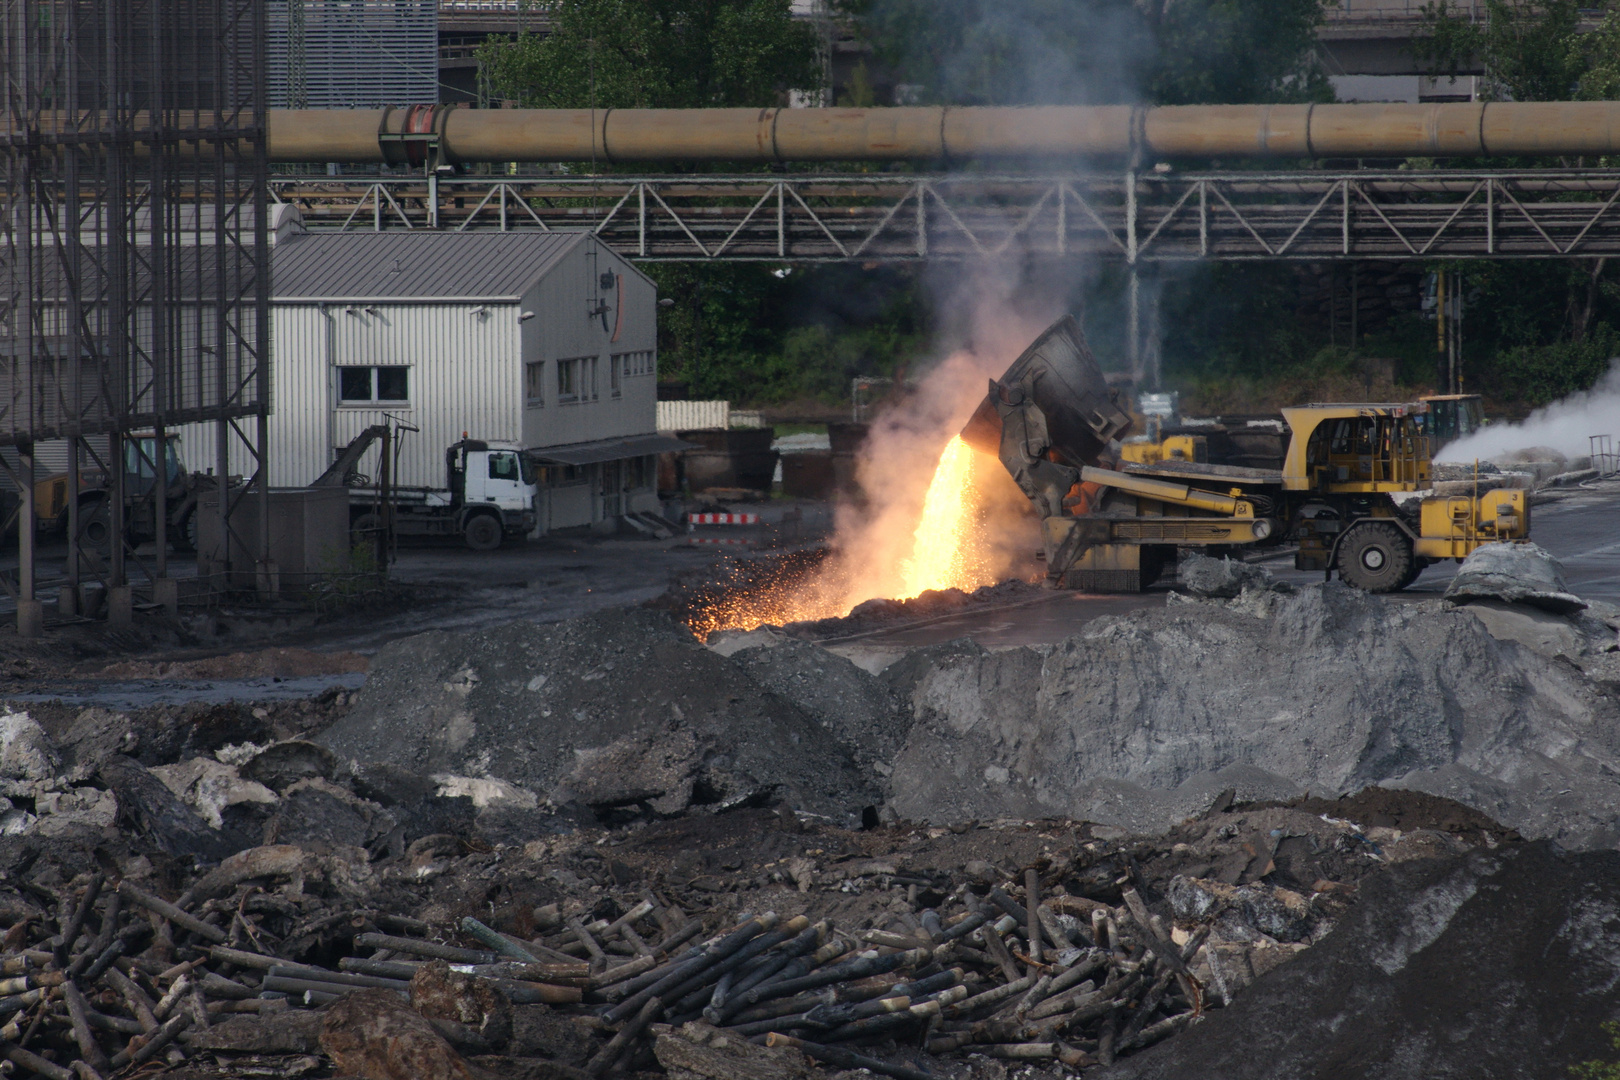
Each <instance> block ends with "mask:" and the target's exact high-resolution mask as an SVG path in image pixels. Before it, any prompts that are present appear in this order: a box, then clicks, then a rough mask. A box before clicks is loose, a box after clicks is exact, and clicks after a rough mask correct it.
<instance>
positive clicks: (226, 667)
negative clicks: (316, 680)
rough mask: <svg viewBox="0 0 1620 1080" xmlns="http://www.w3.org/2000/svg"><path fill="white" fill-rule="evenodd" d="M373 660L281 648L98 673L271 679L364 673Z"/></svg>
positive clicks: (134, 663)
mask: <svg viewBox="0 0 1620 1080" xmlns="http://www.w3.org/2000/svg"><path fill="white" fill-rule="evenodd" d="M368 667H370V661H369V660H368V659H367V658H366V657H364V656H361V655H360V654H358V653H352V652H336V653H320V652H315V651H313V650H310V649H300V648H288V647H277V648H270V649H257V650H255V651H253V652H234V653H227V654H225V655H223V656H210V657H206V658H204V659H201V660H159V661H151V660H121V661H118V662H117V663H113V664H108V665H107V666H106V667H104V668H102V669H101V670H100V671H99V672H97V675H98V676H99V677H100V678H104V679H269V678H283V679H285V678H302V677H305V676H309V675H350V674H355V673H357V672H364V671H365V670H366V669H367V668H368Z"/></svg>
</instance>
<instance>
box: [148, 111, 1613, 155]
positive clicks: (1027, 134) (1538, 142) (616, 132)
mask: <svg viewBox="0 0 1620 1080" xmlns="http://www.w3.org/2000/svg"><path fill="white" fill-rule="evenodd" d="M137 126H138V125H137ZM409 134H416V135H419V136H420V135H426V134H434V135H437V137H438V139H439V142H440V149H441V152H442V154H443V158H444V160H445V161H446V162H450V163H471V162H480V161H493V162H504V161H573V162H584V161H595V162H597V163H599V164H619V163H625V162H637V161H736V162H778V161H901V160H910V161H941V160H970V159H994V158H1010V159H1030V158H1046V159H1075V158H1116V159H1121V158H1130V157H1132V156H1136V155H1140V160H1141V161H1144V162H1153V161H1161V160H1166V159H1172V158H1184V157H1193V158H1202V157H1214V158H1321V157H1377V158H1400V157H1474V156H1488V155H1497V154H1512V155H1529V156H1555V155H1571V156H1573V155H1602V154H1615V153H1620V102H1614V101H1579V102H1576V101H1558V102H1463V103H1447V104H1433V105H1168V106H1162V107H1158V108H1146V107H1132V106H1126V105H1102V106H1031V107H1007V108H999V107H997V108H990V107H972V108H956V107H951V106H931V107H922V108H893V109H598V110H596V111H594V112H593V111H591V110H589V109H465V108H455V107H441V106H425V105H421V106H412V107H410V108H390V109H300V110H290V109H273V110H271V112H270V121H269V141H270V147H269V149H270V160H271V161H276V162H325V161H335V162H356V163H388V164H405V163H416V162H420V161H421V160H422V149H423V144H422V142H421V141H419V140H412V139H410V138H409ZM402 136H404V137H403V138H402ZM138 137H139V136H138V135H137V138H138Z"/></svg>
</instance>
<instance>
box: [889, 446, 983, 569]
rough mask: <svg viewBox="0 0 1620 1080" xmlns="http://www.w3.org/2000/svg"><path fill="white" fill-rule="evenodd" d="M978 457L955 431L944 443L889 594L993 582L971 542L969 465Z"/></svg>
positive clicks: (971, 474)
mask: <svg viewBox="0 0 1620 1080" xmlns="http://www.w3.org/2000/svg"><path fill="white" fill-rule="evenodd" d="M977 456H978V455H976V454H975V453H974V452H973V448H972V447H970V446H968V444H967V443H965V442H963V441H962V437H961V436H960V435H958V436H956V437H955V438H953V439H951V441H950V443H949V444H947V445H946V447H945V452H944V453H943V454H941V455H940V457H939V465H938V467H937V468H935V469H934V479H933V480H932V481H931V482H930V483H929V485H928V494H927V495H926V496H925V497H924V499H923V511H922V518H921V519H920V520H919V521H918V522H917V531H916V532H915V533H913V534H912V541H911V557H910V558H908V559H906V560H905V562H903V563H902V564H901V567H900V578H901V582H902V585H901V588H900V589H899V591H897V592H896V593H895V595H894V596H892V597H890V599H893V600H909V599H911V598H912V597H914V596H920V595H922V594H923V593H924V592H926V591H927V590H929V589H961V590H962V591H963V592H972V591H973V590H974V589H977V588H978V587H979V586H981V585H994V584H995V583H996V576H995V575H994V573H992V572H990V570H989V568H988V567H987V566H986V565H985V559H984V554H983V551H982V549H981V546H980V545H979V544H978V543H976V542H975V540H976V533H977V530H976V528H975V525H976V524H977V523H976V521H975V520H974V518H975V517H976V515H975V514H974V512H973V511H974V503H975V501H976V500H975V498H974V492H975V488H974V467H973V466H974V458H975V457H977Z"/></svg>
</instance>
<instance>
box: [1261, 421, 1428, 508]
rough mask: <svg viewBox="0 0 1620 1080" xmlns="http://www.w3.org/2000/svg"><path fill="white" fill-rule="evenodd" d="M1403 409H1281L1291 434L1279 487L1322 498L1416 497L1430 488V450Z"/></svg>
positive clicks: (1419, 431)
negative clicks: (1415, 493) (1386, 494)
mask: <svg viewBox="0 0 1620 1080" xmlns="http://www.w3.org/2000/svg"><path fill="white" fill-rule="evenodd" d="M1416 411H1417V410H1415V409H1410V408H1408V407H1407V406H1404V405H1304V406H1300V407H1298V408H1292V409H1284V410H1283V411H1282V412H1283V417H1284V419H1285V420H1286V421H1287V424H1288V428H1289V430H1290V431H1291V432H1292V438H1291V439H1290V440H1289V443H1288V450H1287V454H1286V456H1285V458H1284V460H1283V487H1284V488H1286V489H1288V490H1291V491H1313V492H1318V493H1320V494H1336V495H1351V494H1370V493H1374V492H1392V491H1417V490H1418V489H1419V488H1426V487H1428V486H1429V474H1430V466H1429V447H1428V443H1427V441H1426V439H1425V438H1424V436H1423V434H1422V432H1421V429H1420V428H1419V426H1418V418H1417V416H1415V415H1414V413H1415V412H1416Z"/></svg>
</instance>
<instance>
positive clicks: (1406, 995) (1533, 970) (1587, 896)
mask: <svg viewBox="0 0 1620 1080" xmlns="http://www.w3.org/2000/svg"><path fill="white" fill-rule="evenodd" d="M1362 890H1363V895H1362V898H1361V900H1360V902H1359V903H1358V904H1357V905H1356V906H1355V907H1354V908H1352V909H1351V910H1350V912H1349V914H1347V915H1345V916H1344V917H1343V918H1342V919H1341V921H1340V922H1339V923H1338V925H1337V927H1336V928H1335V929H1334V930H1333V932H1332V933H1330V934H1329V935H1328V936H1327V937H1326V938H1325V939H1324V940H1323V941H1322V942H1321V943H1320V944H1318V945H1316V946H1315V947H1314V948H1311V949H1309V950H1307V951H1305V952H1303V953H1301V954H1300V955H1299V956H1297V957H1295V958H1294V959H1292V960H1290V961H1289V962H1288V963H1285V964H1282V965H1281V966H1279V967H1277V968H1275V969H1274V970H1272V971H1271V972H1270V973H1269V974H1267V975H1264V976H1262V977H1261V978H1259V979H1258V980H1256V981H1255V982H1254V983H1253V984H1251V985H1250V986H1249V987H1248V988H1247V989H1246V990H1245V991H1244V992H1243V994H1241V995H1240V996H1239V997H1238V998H1237V1000H1236V1002H1235V1003H1234V1004H1233V1005H1232V1006H1231V1007H1230V1008H1228V1009H1221V1010H1216V1011H1213V1012H1211V1013H1210V1014H1209V1015H1208V1016H1207V1017H1206V1018H1205V1019H1204V1021H1203V1022H1202V1023H1200V1024H1197V1025H1195V1026H1193V1027H1192V1028H1190V1029H1189V1030H1188V1031H1187V1033H1186V1034H1185V1035H1183V1036H1181V1037H1180V1038H1177V1039H1174V1040H1171V1041H1170V1042H1167V1043H1164V1044H1162V1045H1161V1046H1159V1047H1156V1048H1154V1049H1153V1050H1150V1051H1148V1052H1147V1053H1145V1054H1142V1055H1140V1056H1138V1057H1134V1058H1131V1059H1128V1060H1126V1061H1123V1062H1121V1063H1120V1064H1118V1065H1116V1066H1114V1067H1113V1068H1112V1069H1109V1070H1107V1071H1105V1072H1102V1073H1099V1074H1098V1075H1099V1076H1100V1077H1103V1078H1106V1080H1179V1078H1182V1077H1185V1078H1187V1080H1205V1078H1207V1077H1212V1076H1219V1077H1222V1078H1224V1080H1246V1078H1250V1077H1254V1078H1260V1077H1278V1076H1309V1077H1315V1078H1317V1080H1340V1078H1343V1080H1351V1078H1356V1080H1359V1078H1361V1077H1367V1076H1377V1077H1382V1078H1385V1080H1407V1078H1410V1080H1443V1078H1449V1077H1456V1078H1459V1080H1461V1078H1464V1077H1468V1078H1472V1077H1480V1076H1490V1077H1497V1078H1503V1080H1506V1078H1518V1077H1526V1078H1528V1077H1568V1076H1570V1075H1571V1070H1570V1067H1571V1066H1573V1065H1575V1064H1577V1063H1580V1062H1584V1061H1590V1060H1594V1059H1604V1060H1612V1059H1613V1057H1614V1053H1613V1049H1612V1047H1611V1046H1610V1045H1609V1038H1608V1037H1607V1036H1606V1035H1605V1034H1604V1032H1603V1030H1602V1028H1601V1025H1602V1024H1603V1023H1604V1022H1605V1021H1610V1020H1614V1019H1616V1018H1617V1017H1620V1009H1617V1007H1616V1004H1615V999H1614V987H1615V985H1616V983H1620V855H1617V854H1615V853H1614V852H1588V853H1579V854H1574V853H1562V852H1559V851H1558V849H1557V848H1556V847H1555V846H1554V845H1552V844H1545V843H1542V844H1530V845H1524V846H1522V847H1516V848H1504V849H1500V850H1498V851H1495V852H1491V853H1488V854H1487V853H1475V854H1472V855H1468V856H1465V857H1463V858H1458V859H1425V860H1420V861H1414V862H1409V863H1404V864H1402V865H1399V866H1395V867H1392V868H1391V869H1390V870H1389V872H1388V873H1387V874H1385V875H1383V876H1381V877H1379V878H1376V879H1372V880H1369V881H1367V882H1365V883H1364V884H1363V886H1362Z"/></svg>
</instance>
